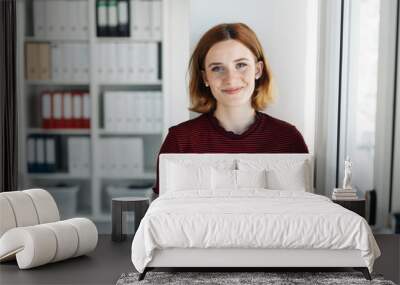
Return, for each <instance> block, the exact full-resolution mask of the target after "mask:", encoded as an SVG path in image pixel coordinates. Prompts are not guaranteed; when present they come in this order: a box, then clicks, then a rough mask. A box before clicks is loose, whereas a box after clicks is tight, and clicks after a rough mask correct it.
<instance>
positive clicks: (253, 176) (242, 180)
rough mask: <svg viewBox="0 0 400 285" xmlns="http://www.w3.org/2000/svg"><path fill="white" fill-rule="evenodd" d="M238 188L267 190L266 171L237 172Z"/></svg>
mask: <svg viewBox="0 0 400 285" xmlns="http://www.w3.org/2000/svg"><path fill="white" fill-rule="evenodd" d="M236 177H237V179H236V180H237V187H238V188H267V176H266V170H265V169H263V170H240V169H239V170H236Z"/></svg>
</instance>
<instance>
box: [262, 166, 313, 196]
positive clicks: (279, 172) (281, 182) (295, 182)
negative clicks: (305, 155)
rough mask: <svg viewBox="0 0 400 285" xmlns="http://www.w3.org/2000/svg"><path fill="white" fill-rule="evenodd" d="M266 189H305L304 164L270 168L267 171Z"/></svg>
mask: <svg viewBox="0 0 400 285" xmlns="http://www.w3.org/2000/svg"><path fill="white" fill-rule="evenodd" d="M267 181H268V183H267V184H268V185H267V188H268V189H272V190H290V191H304V192H305V191H307V185H308V183H307V180H306V172H305V167H304V164H302V165H301V164H299V165H297V166H296V167H294V168H287V169H270V170H268V171H267Z"/></svg>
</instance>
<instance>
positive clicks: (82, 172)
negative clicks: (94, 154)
mask: <svg viewBox="0 0 400 285" xmlns="http://www.w3.org/2000/svg"><path fill="white" fill-rule="evenodd" d="M89 163H90V141H89V138H87V137H69V138H68V173H69V174H71V175H73V176H78V177H86V176H89V175H90V164H89Z"/></svg>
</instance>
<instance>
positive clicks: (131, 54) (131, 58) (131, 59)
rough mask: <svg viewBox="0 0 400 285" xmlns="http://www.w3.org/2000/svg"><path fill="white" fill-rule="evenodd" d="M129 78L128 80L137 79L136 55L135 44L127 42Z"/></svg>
mask: <svg viewBox="0 0 400 285" xmlns="http://www.w3.org/2000/svg"><path fill="white" fill-rule="evenodd" d="M126 58H127V60H126V64H127V72H128V74H127V79H128V81H135V79H136V57H135V45H134V44H127V57H126Z"/></svg>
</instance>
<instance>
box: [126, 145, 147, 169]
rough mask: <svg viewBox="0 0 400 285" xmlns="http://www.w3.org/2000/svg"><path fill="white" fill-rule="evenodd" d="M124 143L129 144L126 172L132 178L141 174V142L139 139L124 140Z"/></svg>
mask: <svg viewBox="0 0 400 285" xmlns="http://www.w3.org/2000/svg"><path fill="white" fill-rule="evenodd" d="M125 143H127V144H129V148H128V149H129V152H128V157H129V164H128V172H129V173H132V175H133V176H139V175H141V174H143V140H142V139H141V138H131V139H126V140H125Z"/></svg>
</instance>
